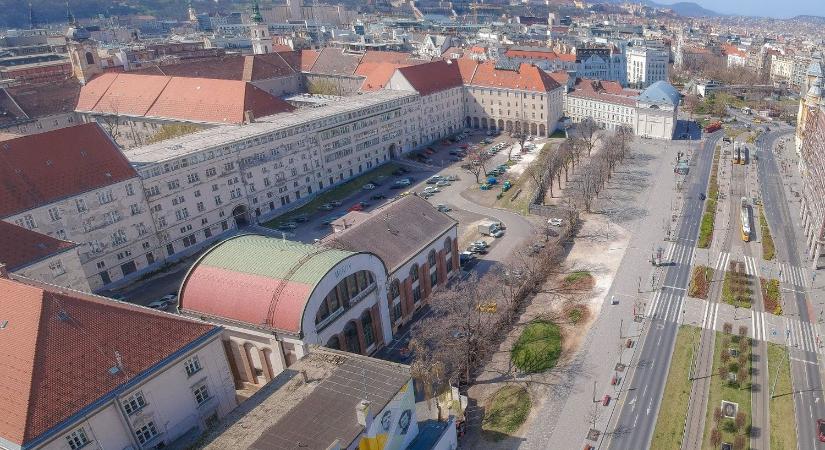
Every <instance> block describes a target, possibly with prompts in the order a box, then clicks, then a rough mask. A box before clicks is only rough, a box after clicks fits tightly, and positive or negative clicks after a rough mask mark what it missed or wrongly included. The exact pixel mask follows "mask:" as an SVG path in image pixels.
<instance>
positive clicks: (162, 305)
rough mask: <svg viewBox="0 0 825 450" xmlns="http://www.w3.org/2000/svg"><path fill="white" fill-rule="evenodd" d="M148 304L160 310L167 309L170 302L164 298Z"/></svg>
mask: <svg viewBox="0 0 825 450" xmlns="http://www.w3.org/2000/svg"><path fill="white" fill-rule="evenodd" d="M146 306H148V307H149V308H152V309H157V310H158V311H166V310H167V309H169V302H167V301H164V300H157V301H154V302H152V303H149V304H148V305H146Z"/></svg>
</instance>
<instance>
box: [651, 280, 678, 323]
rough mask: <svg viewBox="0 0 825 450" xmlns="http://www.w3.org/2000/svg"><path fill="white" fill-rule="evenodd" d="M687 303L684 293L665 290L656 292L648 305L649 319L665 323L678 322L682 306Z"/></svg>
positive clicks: (669, 289)
mask: <svg viewBox="0 0 825 450" xmlns="http://www.w3.org/2000/svg"><path fill="white" fill-rule="evenodd" d="M684 301H685V296H684V292H682V291H680V290H678V289H673V288H664V289H661V290H658V291H656V293H655V294H653V298H651V299H650V303H648V305H647V317H650V318H653V319H660V320H662V321H665V322H678V321H679V313H680V312H681V311H682V304H683V303H684Z"/></svg>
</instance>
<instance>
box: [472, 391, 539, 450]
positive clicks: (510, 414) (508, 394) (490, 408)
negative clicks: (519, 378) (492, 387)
mask: <svg viewBox="0 0 825 450" xmlns="http://www.w3.org/2000/svg"><path fill="white" fill-rule="evenodd" d="M531 406H532V402H531V401H530V393H529V392H527V389H525V388H523V387H521V386H518V385H515V384H510V385H507V386H504V387H502V388H501V389H499V390H498V391H496V392H495V393H494V394H493V396H492V397H491V398H490V401H489V402H488V404H487V407H486V408H485V410H484V419H483V420H482V422H481V430H482V431H483V432H484V433H485V435H486V436H487V437H489V438H492V439H493V440H501V439H504V438H505V437H506V436H508V435H510V434H512V433H515V432H516V430H518V429H519V427H520V426H521V424H523V423H524V421H525V420H527V416H528V415H529V414H530V407H531Z"/></svg>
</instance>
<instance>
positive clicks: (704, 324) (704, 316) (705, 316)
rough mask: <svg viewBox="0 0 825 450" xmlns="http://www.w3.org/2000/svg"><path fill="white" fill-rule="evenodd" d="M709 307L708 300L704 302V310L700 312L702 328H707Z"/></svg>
mask: <svg viewBox="0 0 825 450" xmlns="http://www.w3.org/2000/svg"><path fill="white" fill-rule="evenodd" d="M709 307H710V302H707V301H706V302H705V312H704V313H703V314H702V328H707V323H708V308H709Z"/></svg>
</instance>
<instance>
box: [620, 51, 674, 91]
mask: <svg viewBox="0 0 825 450" xmlns="http://www.w3.org/2000/svg"><path fill="white" fill-rule="evenodd" d="M626 59H627V84H628V85H630V86H632V87H635V88H639V89H641V88H646V87H648V86H650V85H651V84H653V83H655V82H657V81H665V82H666V81H668V60H669V55H668V52H667V51H665V50H663V49H661V48H659V47H655V46H648V45H645V44H641V43H639V44H637V45H634V46H629V47H627V50H626Z"/></svg>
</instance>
